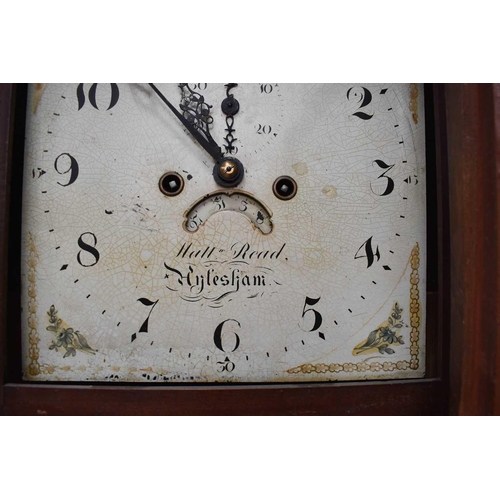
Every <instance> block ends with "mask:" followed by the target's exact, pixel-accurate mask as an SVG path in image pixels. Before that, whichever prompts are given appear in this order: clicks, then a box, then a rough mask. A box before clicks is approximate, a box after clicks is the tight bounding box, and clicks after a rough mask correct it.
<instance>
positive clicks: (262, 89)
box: [260, 83, 273, 94]
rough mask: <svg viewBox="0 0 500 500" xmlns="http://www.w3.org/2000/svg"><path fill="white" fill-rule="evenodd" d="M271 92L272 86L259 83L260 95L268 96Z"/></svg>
mask: <svg viewBox="0 0 500 500" xmlns="http://www.w3.org/2000/svg"><path fill="white" fill-rule="evenodd" d="M272 91H273V86H272V85H271V84H270V83H261V84H260V93H261V94H270V93H271V92H272Z"/></svg>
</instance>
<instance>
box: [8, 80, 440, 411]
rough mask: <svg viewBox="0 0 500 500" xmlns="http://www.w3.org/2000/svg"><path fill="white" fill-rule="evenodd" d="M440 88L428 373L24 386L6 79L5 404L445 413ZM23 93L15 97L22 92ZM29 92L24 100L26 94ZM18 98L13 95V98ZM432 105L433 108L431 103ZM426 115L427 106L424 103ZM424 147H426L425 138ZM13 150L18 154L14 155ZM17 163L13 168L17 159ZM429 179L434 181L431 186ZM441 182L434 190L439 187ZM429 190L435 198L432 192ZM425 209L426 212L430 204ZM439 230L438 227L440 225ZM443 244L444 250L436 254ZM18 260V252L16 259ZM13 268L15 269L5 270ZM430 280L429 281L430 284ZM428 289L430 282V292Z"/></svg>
mask: <svg viewBox="0 0 500 500" xmlns="http://www.w3.org/2000/svg"><path fill="white" fill-rule="evenodd" d="M444 91H445V89H444V87H443V86H442V85H432V86H430V85H427V86H426V95H425V97H426V102H428V101H429V99H431V100H432V103H433V105H431V106H429V108H430V109H432V108H434V113H433V114H434V120H433V121H434V127H432V128H433V129H434V131H433V133H432V136H433V138H434V140H433V141H431V144H432V152H433V153H432V154H431V155H430V156H429V155H428V160H429V158H431V160H432V163H433V164H434V165H435V166H436V168H430V165H429V163H428V177H429V178H430V175H435V176H436V178H435V179H434V181H435V182H434V184H433V186H432V188H433V189H432V190H431V191H429V190H428V192H429V193H434V195H435V199H434V201H432V202H431V207H432V203H434V205H435V207H436V210H434V211H433V212H434V213H428V227H429V235H430V237H429V238H428V255H429V257H430V259H429V260H430V261H432V258H431V256H432V255H435V257H436V259H434V263H431V264H429V269H430V268H431V267H432V266H434V267H435V268H436V269H435V271H436V270H439V271H438V272H437V273H435V276H436V279H435V280H434V281H435V282H436V283H435V285H436V286H435V287H432V285H430V287H429V289H428V292H427V304H428V305H427V307H428V314H427V324H426V332H427V348H426V352H427V360H426V365H427V372H426V378H424V379H415V380H412V379H406V380H394V381H390V380H389V381H367V382H338V383H337V382H335V383H300V384H294V383H292V384H237V385H236V384H232V385H221V384H211V385H209V384H204V385H161V386H159V385H155V386H151V385H138V384H133V385H127V384H115V383H113V384H112V385H110V384H106V383H102V384H95V383H94V384H73V383H59V384H48V383H42V382H40V383H25V382H22V380H21V326H20V307H21V306H20V297H19V293H18V290H19V285H20V272H19V262H16V260H17V261H19V255H20V248H21V245H20V224H21V221H20V213H21V194H22V154H19V150H21V151H22V147H23V146H22V143H23V141H24V120H25V117H24V113H25V102H23V100H24V101H25V93H26V92H25V89H24V87H23V86H22V85H15V84H1V85H0V231H1V232H0V234H1V236H2V240H1V244H0V258H1V262H2V263H8V265H4V266H2V269H1V273H2V275H1V276H0V277H1V288H0V352H1V353H2V356H1V358H0V407H1V408H2V410H1V411H3V413H5V414H10V415H25V414H31V415H32V414H48V415H55V414H66V415H68V414H72V415H124V414H130V415H137V414H139V415H146V414H148V415H149V414H161V415H186V414H197V415H202V414H206V415H210V414H211V415H214V414H219V415H223V414H244V415H270V414H281V415H284V414H286V415H308V414H324V415H333V414H346V415H353V414H406V415H415V414H426V415H428V414H443V413H445V412H446V411H447V407H448V404H447V397H448V396H447V394H448V373H447V372H448V370H447V366H448V362H447V360H446V356H445V354H444V353H446V352H448V349H447V344H448V341H447V338H446V337H447V335H446V332H447V331H448V329H447V325H448V319H447V318H448V316H449V315H448V314H447V310H448V304H449V300H448V297H449V286H448V281H449V273H447V264H446V263H447V262H449V259H448V257H449V244H448V237H447V235H448V232H447V224H448V222H447V219H448V218H447V213H448V211H447V161H446V160H447V158H446V156H447V155H446V154H445V151H446V123H445V121H446V120H445V100H444ZM16 94H17V96H16ZM23 94H24V97H23ZM16 97H17V98H16ZM426 108H428V106H426ZM426 114H427V109H426ZM427 142H428V144H427V147H428V148H429V147H430V144H429V140H428V138H427ZM13 153H14V155H13ZM13 161H14V162H15V165H13ZM428 184H429V183H428ZM436 186H437V189H436ZM431 196H432V195H431ZM428 212H429V211H428ZM16 229H17V231H16ZM438 229H439V230H438ZM436 249H438V251H436ZM16 258H17V259H16ZM8 271H9V273H8ZM430 282H432V280H431V281H430ZM431 288H434V289H433V290H431Z"/></svg>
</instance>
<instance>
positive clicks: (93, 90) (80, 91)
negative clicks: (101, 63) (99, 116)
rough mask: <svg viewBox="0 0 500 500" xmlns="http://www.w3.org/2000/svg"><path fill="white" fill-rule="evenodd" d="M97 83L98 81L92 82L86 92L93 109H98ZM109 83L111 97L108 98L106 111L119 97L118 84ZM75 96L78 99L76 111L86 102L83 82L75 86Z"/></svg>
mask: <svg viewBox="0 0 500 500" xmlns="http://www.w3.org/2000/svg"><path fill="white" fill-rule="evenodd" d="M98 85H99V84H98V83H93V84H92V85H91V87H90V89H89V92H88V98H89V102H90V104H91V105H92V106H93V107H94V108H95V109H99V106H98V105H97V86H98ZM109 85H110V86H111V97H110V100H109V106H108V108H107V110H106V111H109V110H110V109H111V108H113V107H114V106H115V105H116V103H117V102H118V99H119V97H120V89H119V88H118V85H117V84H116V83H110V84H109ZM76 98H77V100H78V111H80V110H81V109H82V108H83V106H84V105H85V102H86V99H85V89H84V87H83V83H80V84H78V87H77V88H76Z"/></svg>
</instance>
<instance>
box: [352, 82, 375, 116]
mask: <svg viewBox="0 0 500 500" xmlns="http://www.w3.org/2000/svg"><path fill="white" fill-rule="evenodd" d="M351 99H354V100H356V101H357V102H358V103H359V107H358V109H361V108H364V107H365V106H367V105H368V104H370V103H371V102H372V93H371V92H370V91H369V90H368V89H367V88H365V87H356V88H355V87H351V88H350V89H349V90H348V91H347V100H348V101H350V100H351ZM352 116H356V117H357V118H360V119H361V120H371V119H372V118H373V115H369V114H367V113H365V112H363V111H357V112H356V113H353V115H352Z"/></svg>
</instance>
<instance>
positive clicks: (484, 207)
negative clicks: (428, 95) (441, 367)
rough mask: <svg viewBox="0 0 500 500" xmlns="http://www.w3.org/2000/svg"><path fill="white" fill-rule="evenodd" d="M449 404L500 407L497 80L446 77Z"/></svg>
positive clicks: (462, 411) (459, 410)
mask: <svg viewBox="0 0 500 500" xmlns="http://www.w3.org/2000/svg"><path fill="white" fill-rule="evenodd" d="M446 96H447V99H446V113H447V131H448V132H447V136H448V155H449V164H450V183H449V186H450V191H449V192H450V222H451V252H450V255H451V342H450V355H451V361H450V377H451V378H450V391H451V399H450V411H451V413H453V414H459V415H491V414H500V345H499V340H500V275H499V257H500V254H499V245H498V230H499V227H498V223H499V216H500V205H499V192H500V191H499V189H500V85H499V84H460V85H452V84H450V85H446Z"/></svg>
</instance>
